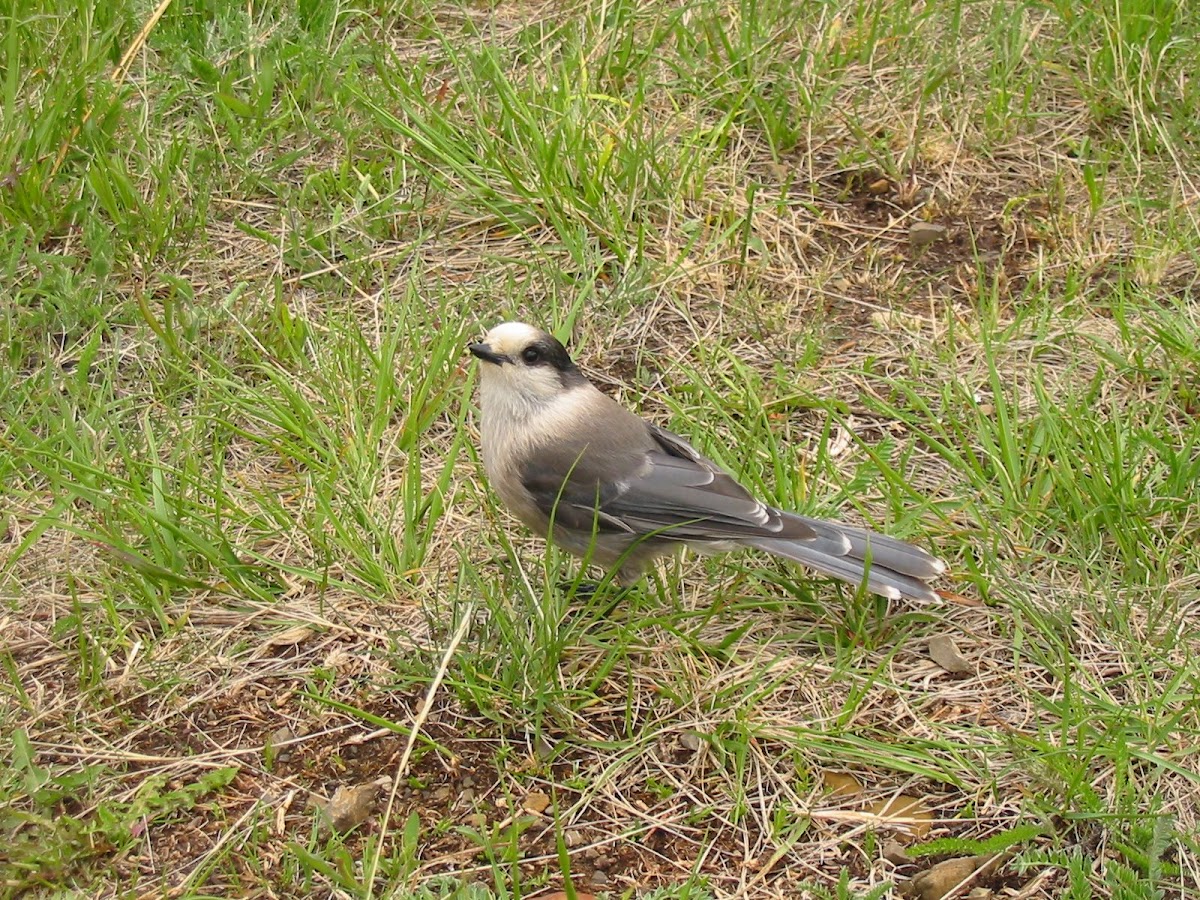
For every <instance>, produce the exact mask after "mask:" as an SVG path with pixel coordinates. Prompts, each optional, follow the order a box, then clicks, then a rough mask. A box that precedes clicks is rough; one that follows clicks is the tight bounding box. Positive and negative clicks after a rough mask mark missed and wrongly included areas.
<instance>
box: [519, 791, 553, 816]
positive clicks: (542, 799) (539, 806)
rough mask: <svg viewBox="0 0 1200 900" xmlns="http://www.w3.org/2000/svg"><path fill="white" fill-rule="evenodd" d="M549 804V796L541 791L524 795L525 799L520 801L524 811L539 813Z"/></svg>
mask: <svg viewBox="0 0 1200 900" xmlns="http://www.w3.org/2000/svg"><path fill="white" fill-rule="evenodd" d="M549 805H550V798H549V797H547V796H546V795H545V794H544V793H542V792H541V791H533V792H532V793H529V794H527V795H526V796H525V800H524V801H523V802H522V803H521V807H522V808H523V809H524V810H525V811H526V812H531V813H534V814H535V815H539V816H540V815H541V814H542V813H544V812H545V811H546V807H548V806H549Z"/></svg>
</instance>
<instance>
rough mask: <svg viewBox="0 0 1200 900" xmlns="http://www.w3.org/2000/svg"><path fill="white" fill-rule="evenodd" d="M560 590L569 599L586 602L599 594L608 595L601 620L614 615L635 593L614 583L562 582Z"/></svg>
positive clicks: (559, 585)
mask: <svg viewBox="0 0 1200 900" xmlns="http://www.w3.org/2000/svg"><path fill="white" fill-rule="evenodd" d="M558 589H559V590H560V591H562V592H563V593H564V594H566V595H567V596H569V597H574V598H576V599H579V600H583V601H585V602H591V601H592V600H594V599H596V597H597V595H599V594H602V593H603V594H607V596H606V597H604V600H605V601H606V602H605V604H604V609H603V610H601V612H600V617H601V618H605V617H607V616H608V615H609V614H610V613H612V611H613V610H614V609H616V608H617V606H619V605H620V604H621V602H622V601H624V600H625V598H626V597H628V596H629V595H630V594H631V593H632V592H633V588H629V587H622V586H620V585H619V584H617V583H616V582H613V581H607V582H606V581H560V582H559V583H558Z"/></svg>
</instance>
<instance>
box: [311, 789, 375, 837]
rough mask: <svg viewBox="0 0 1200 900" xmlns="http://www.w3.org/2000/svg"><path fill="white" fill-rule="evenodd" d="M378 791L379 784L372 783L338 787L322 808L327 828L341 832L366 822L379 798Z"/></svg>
mask: <svg viewBox="0 0 1200 900" xmlns="http://www.w3.org/2000/svg"><path fill="white" fill-rule="evenodd" d="M379 790H380V785H379V783H378V782H374V781H372V782H369V783H367V784H355V785H351V786H349V787H347V786H346V785H344V784H343V785H339V787H338V789H337V790H336V791H334V792H333V797H332V798H330V800H329V803H328V804H326V805H325V807H324V810H325V816H326V819H327V821H328V823H329V827H330V828H332V829H333V830H334V831H337V832H343V831H349V830H350V829H351V828H354V827H355V826H357V825H361V824H362V823H363V822H365V821H367V817H368V816H370V815H371V810H372V808H373V807H374V805H375V798H376V797H378V796H379Z"/></svg>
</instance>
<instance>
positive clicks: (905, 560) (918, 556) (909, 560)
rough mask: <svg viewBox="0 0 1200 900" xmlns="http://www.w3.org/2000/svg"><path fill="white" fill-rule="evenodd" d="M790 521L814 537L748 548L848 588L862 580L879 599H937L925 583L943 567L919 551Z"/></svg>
mask: <svg viewBox="0 0 1200 900" xmlns="http://www.w3.org/2000/svg"><path fill="white" fill-rule="evenodd" d="M796 518H798V519H800V520H802V521H803V522H804V524H805V525H808V526H809V527H810V528H812V529H813V530H814V531H815V532H816V537H814V538H810V539H808V540H802V541H797V540H772V539H770V538H766V539H759V540H755V541H753V542H752V546H754V547H757V548H758V549H760V550H765V551H766V552H767V553H771V554H773V555H775V556H782V557H784V558H785V559H790V560H792V561H793V562H798V563H800V564H801V565H804V566H808V567H809V568H810V569H814V570H816V571H817V572H820V573H821V574H822V575H828V576H830V577H832V578H838V579H840V580H842V581H846V582H849V583H850V584H854V585H858V584H862V583H863V581H864V576H865V581H866V585H867V588H868V590H871V591H874V592H875V593H878V594H882V595H883V596H885V597H891V598H892V599H898V598H900V597H907V598H909V599H911V600H927V601H928V600H936V599H937V594H935V593H934V591H933V589H932V588H930V587H929V585H928V584H926V583H925V581H926V579H929V578H934V577H936V576H937V575H940V574H941V573H942V572H944V571H945V570H946V564H945V563H943V562H942V561H941V560H940V559H938V558H937V557H935V556H932V555H930V554H929V553H927V552H925V551H924V550H922V549H921V548H920V547H914V546H913V545H912V544H906V543H905V542H904V541H899V540H896V539H895V538H892V537H888V536H887V535H883V534H876V533H875V532H873V531H868V530H866V529H864V528H857V527H855V526H853V525H843V524H841V523H839V522H827V521H822V520H820V519H809V518H806V517H804V516H797V517H796ZM868 559H869V560H870V562H869V564H868ZM868 565H869V569H868Z"/></svg>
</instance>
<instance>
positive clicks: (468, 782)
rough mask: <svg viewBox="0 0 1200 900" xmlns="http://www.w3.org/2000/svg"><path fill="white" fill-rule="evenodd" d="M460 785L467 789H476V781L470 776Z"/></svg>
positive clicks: (465, 777) (463, 778)
mask: <svg viewBox="0 0 1200 900" xmlns="http://www.w3.org/2000/svg"><path fill="white" fill-rule="evenodd" d="M459 783H460V784H461V785H462V786H463V787H465V788H470V787H475V779H474V778H473V777H472V776H470V775H464V776H463V777H462V781H461V782H459Z"/></svg>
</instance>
